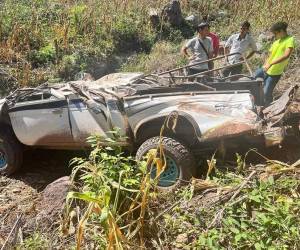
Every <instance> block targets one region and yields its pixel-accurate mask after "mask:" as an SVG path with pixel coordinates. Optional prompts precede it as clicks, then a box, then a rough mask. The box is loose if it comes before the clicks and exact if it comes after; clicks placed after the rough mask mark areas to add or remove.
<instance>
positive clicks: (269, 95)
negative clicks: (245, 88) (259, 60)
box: [254, 68, 281, 106]
mask: <svg viewBox="0 0 300 250" xmlns="http://www.w3.org/2000/svg"><path fill="white" fill-rule="evenodd" d="M254 77H255V79H256V78H258V77H259V78H263V79H264V95H265V106H267V105H269V104H270V103H271V102H272V101H273V90H274V88H275V86H276V84H277V83H278V81H279V79H280V77H281V75H277V76H271V75H268V74H267V73H266V72H264V70H263V68H259V69H258V70H256V72H255V76H254Z"/></svg>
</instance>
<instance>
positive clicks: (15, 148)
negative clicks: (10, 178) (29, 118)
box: [0, 127, 23, 175]
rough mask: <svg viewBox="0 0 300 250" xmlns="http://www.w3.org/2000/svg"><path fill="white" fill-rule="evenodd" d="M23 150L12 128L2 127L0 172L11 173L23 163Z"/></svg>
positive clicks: (0, 130) (0, 129)
mask: <svg viewBox="0 0 300 250" xmlns="http://www.w3.org/2000/svg"><path fill="white" fill-rule="evenodd" d="M22 160H23V150H22V146H21V144H20V143H19V142H18V141H17V139H16V138H15V136H14V134H13V132H12V131H11V129H9V128H6V127H1V128H0V174H1V175H10V174H12V173H14V172H16V171H17V170H18V169H19V168H20V167H21V165H22Z"/></svg>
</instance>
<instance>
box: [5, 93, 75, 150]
mask: <svg viewBox="0 0 300 250" xmlns="http://www.w3.org/2000/svg"><path fill="white" fill-rule="evenodd" d="M9 116H10V119H11V123H12V127H13V129H14V132H15V134H16V136H17V138H18V139H19V140H20V141H21V142H22V143H23V144H25V145H32V146H34V145H36V146H68V145H71V144H72V143H73V138H72V134H71V129H70V122H69V113H68V104H67V100H66V98H65V97H63V98H57V97H55V96H54V95H52V94H51V93H50V92H48V93H45V92H40V93H36V92H35V93H33V94H30V95H27V96H25V97H22V98H19V100H17V102H16V104H15V105H14V106H13V107H12V108H11V109H9Z"/></svg>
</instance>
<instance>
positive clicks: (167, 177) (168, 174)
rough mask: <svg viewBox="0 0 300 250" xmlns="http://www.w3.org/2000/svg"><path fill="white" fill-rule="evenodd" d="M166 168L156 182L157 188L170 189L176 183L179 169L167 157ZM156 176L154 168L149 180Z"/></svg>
mask: <svg viewBox="0 0 300 250" xmlns="http://www.w3.org/2000/svg"><path fill="white" fill-rule="evenodd" d="M166 161H167V166H166V168H165V170H164V171H163V172H162V173H161V174H160V177H159V180H158V186H160V187H170V186H172V185H174V183H176V181H177V179H178V177H179V168H178V166H177V164H176V162H175V161H174V160H173V159H172V158H171V157H169V156H166ZM155 176H156V167H155V168H153V170H152V171H151V178H152V179H154V178H155Z"/></svg>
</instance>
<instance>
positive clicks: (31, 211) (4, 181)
mask: <svg viewBox="0 0 300 250" xmlns="http://www.w3.org/2000/svg"><path fill="white" fill-rule="evenodd" d="M80 154H82V153H80ZM75 155H76V153H75V152H69V151H55V150H34V151H27V152H25V154H24V164H23V167H22V169H21V170H20V171H19V172H18V173H17V174H15V175H13V176H10V177H5V176H0V246H1V245H2V244H3V243H4V241H5V239H6V238H7V236H8V234H9V233H10V231H11V229H12V227H13V225H14V224H15V222H16V220H17V218H18V216H20V215H21V214H22V215H23V219H22V224H24V222H25V220H26V219H27V218H34V217H35V215H36V214H37V211H36V203H37V201H38V199H39V197H40V194H41V192H42V191H43V190H44V188H45V187H46V186H47V185H48V184H49V183H51V182H53V181H54V180H56V179H58V178H60V177H62V176H66V175H69V174H70V173H71V168H70V167H69V161H70V160H71V159H72V158H73V157H75ZM76 156H78V152H77V155H76ZM83 156H84V153H83Z"/></svg>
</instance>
